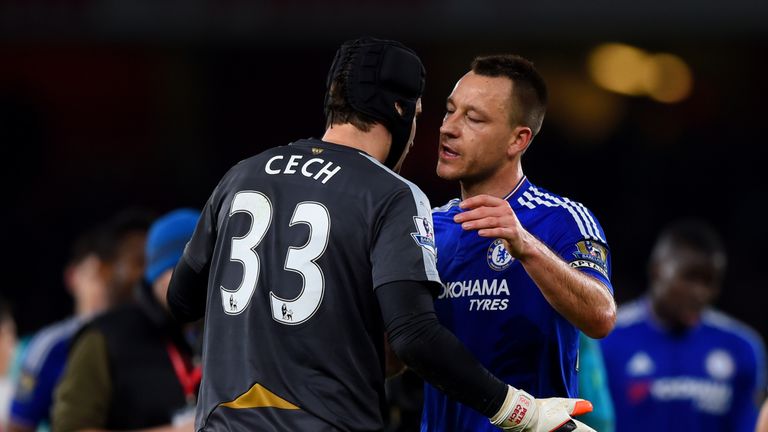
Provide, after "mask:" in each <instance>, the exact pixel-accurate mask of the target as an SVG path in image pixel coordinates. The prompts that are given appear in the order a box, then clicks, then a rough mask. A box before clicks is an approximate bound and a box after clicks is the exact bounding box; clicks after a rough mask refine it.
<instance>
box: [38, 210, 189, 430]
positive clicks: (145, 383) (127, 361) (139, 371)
mask: <svg viewBox="0 0 768 432" xmlns="http://www.w3.org/2000/svg"><path fill="white" fill-rule="evenodd" d="M199 215H200V213H199V212H197V211H194V210H188V209H180V210H176V211H173V212H171V213H168V214H167V215H165V216H163V217H161V218H159V219H158V220H157V221H155V222H154V223H153V224H152V226H151V227H150V229H149V233H148V235H147V242H146V256H147V266H146V271H145V272H144V279H143V282H142V283H141V289H139V290H137V291H136V294H137V297H138V298H137V299H136V301H135V302H131V303H129V304H126V305H123V306H121V307H118V308H114V309H112V310H110V311H109V312H107V313H105V314H103V315H101V316H99V317H97V318H95V319H94V320H93V321H92V322H90V323H88V324H87V325H86V326H85V328H84V329H83V330H82V331H81V332H80V334H79V335H78V336H77V337H76V338H75V340H74V342H73V344H72V349H71V352H70V355H69V358H68V360H67V367H66V370H65V371H64V374H63V376H62V378H61V383H60V384H59V386H58V388H57V389H56V392H55V398H54V407H53V413H52V425H53V430H54V431H57V432H69V431H78V430H93V429H99V430H127V429H131V430H141V429H146V428H158V429H153V431H155V432H160V431H191V430H193V420H194V415H193V414H194V410H193V409H192V407H194V403H195V395H196V393H197V385H198V383H199V379H200V371H199V369H196V368H195V367H194V365H193V364H192V361H191V359H192V350H191V348H190V347H189V344H188V343H187V341H186V340H185V338H184V335H183V333H182V329H181V327H180V326H179V325H178V324H177V323H176V322H175V321H174V320H173V319H172V318H171V316H170V315H169V314H168V311H167V304H166V302H165V298H166V292H167V290H168V282H169V281H170V279H171V273H173V267H174V266H175V265H176V263H177V262H178V260H179V257H180V256H181V254H182V251H183V250H184V246H185V245H186V243H187V241H189V238H190V236H191V235H192V231H193V230H194V228H195V224H196V223H197V220H198V218H199Z"/></svg>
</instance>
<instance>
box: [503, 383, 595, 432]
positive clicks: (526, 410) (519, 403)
mask: <svg viewBox="0 0 768 432" xmlns="http://www.w3.org/2000/svg"><path fill="white" fill-rule="evenodd" d="M590 411H592V403H590V402H589V401H587V400H584V399H567V398H548V399H536V398H534V397H533V396H531V395H530V394H528V393H526V392H524V391H522V390H517V389H516V388H514V387H512V386H508V388H507V397H506V398H505V399H504V403H503V404H502V405H501V408H500V409H499V412H497V413H496V415H494V416H493V417H491V419H490V420H491V423H492V424H493V425H495V426H498V427H500V428H501V429H503V430H505V431H512V432H571V431H573V432H596V431H595V430H594V429H592V428H591V427H589V426H587V425H585V424H584V423H582V422H580V421H578V420H575V419H573V418H571V416H577V415H581V414H586V413H588V412H590Z"/></svg>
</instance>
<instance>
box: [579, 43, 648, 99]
mask: <svg viewBox="0 0 768 432" xmlns="http://www.w3.org/2000/svg"><path fill="white" fill-rule="evenodd" d="M589 72H590V74H591V75H592V79H593V80H595V82H596V83H597V84H598V85H599V86H600V87H603V88H604V89H606V90H610V91H613V92H616V93H620V94H625V95H631V96H640V95H643V94H644V93H645V84H644V83H645V82H646V81H647V76H648V75H649V72H651V71H649V69H648V54H646V53H645V52H644V51H642V50H640V49H638V48H635V47H632V46H629V45H624V44H618V43H608V44H603V45H600V46H598V47H597V48H595V49H594V50H593V51H592V54H591V55H590V58H589Z"/></svg>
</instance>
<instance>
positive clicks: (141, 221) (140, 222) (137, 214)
mask: <svg viewBox="0 0 768 432" xmlns="http://www.w3.org/2000/svg"><path fill="white" fill-rule="evenodd" d="M153 219H154V215H153V214H152V213H151V212H150V211H148V210H144V209H128V210H123V211H121V212H119V213H117V214H116V215H115V216H113V217H112V218H111V219H109V220H107V221H106V222H105V223H103V224H102V225H100V226H98V227H96V228H95V229H94V231H93V232H92V233H91V234H89V235H91V236H93V238H92V239H90V240H88V241H91V242H92V244H91V245H86V246H89V247H91V248H92V250H93V252H95V253H96V255H97V256H98V257H99V258H100V259H102V260H104V261H113V260H114V259H116V258H117V254H118V253H119V250H120V246H121V245H122V243H123V241H124V240H125V239H126V237H127V236H129V235H130V234H133V233H136V232H139V233H146V232H147V231H148V230H149V226H150V225H151V224H152V221H153Z"/></svg>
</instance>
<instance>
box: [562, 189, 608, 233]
mask: <svg viewBox="0 0 768 432" xmlns="http://www.w3.org/2000/svg"><path fill="white" fill-rule="evenodd" d="M566 200H567V201H568V202H571V203H573V204H574V205H576V206H577V207H579V208H581V209H582V211H583V212H584V214H585V215H587V219H589V223H590V224H592V227H593V229H594V231H595V235H597V237H598V238H599V239H600V240H601V241H602V242H603V243H605V244H608V242H606V241H605V238H604V237H603V235H602V234H601V233H600V228H599V227H598V226H597V222H595V218H594V217H593V216H592V212H590V211H589V209H588V208H586V207H584V204H582V203H580V202H577V201H571V200H569V199H568V198H566Z"/></svg>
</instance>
